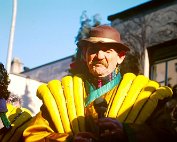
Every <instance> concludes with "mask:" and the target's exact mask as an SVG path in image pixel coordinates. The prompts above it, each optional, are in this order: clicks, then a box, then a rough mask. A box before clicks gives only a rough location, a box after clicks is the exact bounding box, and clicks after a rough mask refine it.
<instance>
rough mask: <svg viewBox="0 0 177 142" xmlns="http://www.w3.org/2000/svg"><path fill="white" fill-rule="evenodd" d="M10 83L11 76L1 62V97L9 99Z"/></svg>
mask: <svg viewBox="0 0 177 142" xmlns="http://www.w3.org/2000/svg"><path fill="white" fill-rule="evenodd" d="M9 83H10V80H9V76H8V74H7V71H6V69H5V68H4V65H3V64H2V63H0V98H4V99H6V100H7V99H8V97H9V95H10V92H9V91H8V85H9Z"/></svg>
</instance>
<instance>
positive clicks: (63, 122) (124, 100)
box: [37, 73, 172, 134]
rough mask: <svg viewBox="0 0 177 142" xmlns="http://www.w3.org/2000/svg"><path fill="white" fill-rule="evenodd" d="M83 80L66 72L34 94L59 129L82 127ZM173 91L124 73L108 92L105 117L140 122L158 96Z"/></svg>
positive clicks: (143, 78) (151, 109) (69, 130)
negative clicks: (120, 79) (117, 85)
mask: <svg viewBox="0 0 177 142" xmlns="http://www.w3.org/2000/svg"><path fill="white" fill-rule="evenodd" d="M85 94H86V92H85V87H84V82H83V80H82V78H81V77H80V76H74V77H71V76H66V77H64V78H63V79H62V81H61V82H60V81H59V80H52V81H50V82H49V83H48V84H47V85H46V84H43V85H41V86H40V87H39V88H38V90H37V96H38V97H39V98H40V99H41V100H42V101H43V103H44V105H45V106H46V108H47V111H48V112H49V114H50V117H51V119H52V121H53V122H54V124H55V127H56V129H57V131H58V132H59V133H64V132H66V133H70V134H77V133H78V132H82V131H85V118H84V117H85V114H84V99H85V97H86V95H85ZM171 95H172V90H171V89H170V88H169V87H166V86H165V87H159V84H158V83H157V82H155V81H152V80H149V79H148V78H147V77H145V76H143V75H138V76H136V75H134V74H132V73H127V74H125V75H124V76H123V79H122V81H121V83H120V85H119V87H118V89H116V88H114V89H112V90H111V91H110V92H109V96H108V97H107V99H106V100H109V101H108V109H107V113H106V117H112V118H117V119H118V120H119V121H121V122H128V123H138V124H140V123H143V122H145V121H146V119H147V118H148V117H149V116H150V114H151V113H152V112H153V110H154V109H155V107H156V106H157V103H158V100H159V99H163V98H165V97H169V96H171Z"/></svg>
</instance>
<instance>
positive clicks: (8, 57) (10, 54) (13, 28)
mask: <svg viewBox="0 0 177 142" xmlns="http://www.w3.org/2000/svg"><path fill="white" fill-rule="evenodd" d="M16 15H17V0H13V16H12V25H11V30H10V38H9V47H8V53H7V61H6V70H7V72H8V73H10V70H11V61H12V50H13V42H14V33H15V23H16Z"/></svg>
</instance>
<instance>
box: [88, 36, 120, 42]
mask: <svg viewBox="0 0 177 142" xmlns="http://www.w3.org/2000/svg"><path fill="white" fill-rule="evenodd" d="M89 41H91V42H99V41H102V42H117V41H115V40H113V39H110V38H103V37H90V38H89Z"/></svg>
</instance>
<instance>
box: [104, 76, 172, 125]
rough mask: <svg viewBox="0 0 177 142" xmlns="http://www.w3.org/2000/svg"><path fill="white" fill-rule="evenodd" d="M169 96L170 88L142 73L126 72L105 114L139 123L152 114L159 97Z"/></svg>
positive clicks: (170, 93) (123, 120) (128, 121)
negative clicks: (161, 85)
mask: <svg viewBox="0 0 177 142" xmlns="http://www.w3.org/2000/svg"><path fill="white" fill-rule="evenodd" d="M170 96H172V90H171V88H169V87H167V86H163V87H160V86H159V84H158V83H157V82H155V81H152V80H149V79H148V78H147V77H145V76H143V75H138V76H135V75H134V74H132V73H127V74H125V75H124V76H123V80H122V81H121V83H120V86H119V88H118V91H117V93H116V95H115V96H114V99H113V102H112V104H111V107H110V109H109V110H108V112H107V116H108V117H113V118H117V119H118V120H119V121H121V122H127V123H137V124H141V123H143V122H145V121H146V120H147V118H148V117H149V116H150V115H151V114H152V112H153V110H154V109H155V108H156V106H157V104H158V100H159V99H160V100H161V99H164V98H166V97H170Z"/></svg>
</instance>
